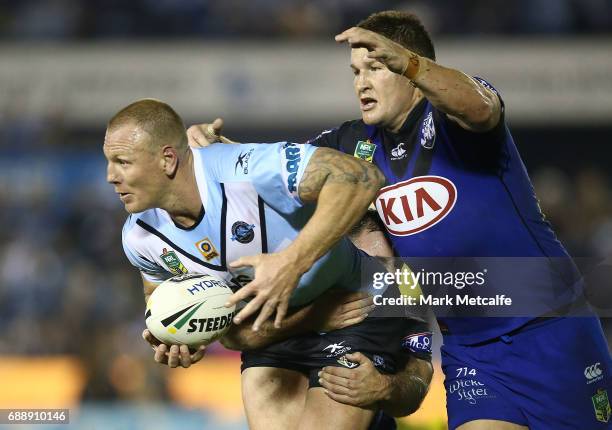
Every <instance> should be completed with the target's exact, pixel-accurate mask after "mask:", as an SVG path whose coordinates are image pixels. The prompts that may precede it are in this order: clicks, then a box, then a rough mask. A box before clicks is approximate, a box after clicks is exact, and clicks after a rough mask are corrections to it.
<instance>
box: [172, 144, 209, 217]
mask: <svg viewBox="0 0 612 430" xmlns="http://www.w3.org/2000/svg"><path fill="white" fill-rule="evenodd" d="M166 195H167V198H166V202H165V204H164V207H163V208H162V209H164V210H165V211H166V212H168V214H170V217H172V219H173V220H174V222H176V223H177V224H179V225H181V226H183V227H187V228H189V227H191V226H193V225H194V224H195V223H196V222H198V220H199V219H200V216H201V212H202V198H201V197H200V191H199V190H198V184H197V182H196V178H195V173H194V170H193V154H192V153H191V151H189V152H188V155H187V157H186V158H185V160H184V162H183V163H181V164H179V168H178V170H177V172H176V177H175V178H174V180H173V181H172V187H171V190H169V192H168V193H166Z"/></svg>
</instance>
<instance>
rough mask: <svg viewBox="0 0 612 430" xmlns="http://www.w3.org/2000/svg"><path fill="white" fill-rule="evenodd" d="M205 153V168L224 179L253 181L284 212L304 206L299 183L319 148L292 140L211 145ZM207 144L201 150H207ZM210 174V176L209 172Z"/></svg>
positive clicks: (261, 193)
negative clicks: (300, 196)
mask: <svg viewBox="0 0 612 430" xmlns="http://www.w3.org/2000/svg"><path fill="white" fill-rule="evenodd" d="M208 148H210V149H211V150H210V151H206V152H203V153H202V157H201V158H202V160H204V169H205V170H207V171H208V172H211V174H212V175H213V177H212V179H213V180H215V181H218V182H221V183H227V182H240V181H242V182H250V183H251V184H252V185H253V187H254V188H255V190H256V191H257V194H258V195H259V196H260V197H261V198H262V199H263V200H264V201H265V202H266V203H268V204H269V205H270V206H272V207H274V208H275V209H276V210H278V211H279V212H281V213H292V212H295V211H296V210H297V209H299V208H301V207H302V206H303V203H302V201H301V200H300V198H299V192H298V191H299V190H298V188H299V184H300V182H301V180H302V177H303V175H304V172H305V171H306V166H307V165H308V163H309V161H310V159H311V157H312V155H313V154H314V153H315V151H316V150H317V148H316V147H315V146H313V145H310V144H297V143H290V142H277V143H249V144H240V145H211V146H210V147H208ZM208 148H204V149H203V150H202V151H205V150H207V149H208ZM207 177H209V178H210V175H209V173H207Z"/></svg>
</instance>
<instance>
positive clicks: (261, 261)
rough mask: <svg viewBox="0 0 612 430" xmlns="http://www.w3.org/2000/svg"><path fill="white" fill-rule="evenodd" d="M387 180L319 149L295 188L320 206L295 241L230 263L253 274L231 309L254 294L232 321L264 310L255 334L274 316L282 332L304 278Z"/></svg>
mask: <svg viewBox="0 0 612 430" xmlns="http://www.w3.org/2000/svg"><path fill="white" fill-rule="evenodd" d="M384 182H385V177H384V176H383V174H382V173H381V172H380V170H378V168H377V167H376V166H374V165H373V164H371V163H367V162H365V161H363V160H360V159H357V158H355V157H351V156H348V155H345V154H342V153H341V152H338V151H336V150H333V149H329V148H319V149H317V150H316V151H315V152H314V153H313V155H312V157H311V158H310V161H309V162H308V165H307V166H306V167H305V171H304V174H303V176H302V179H301V181H300V183H299V185H298V189H297V191H298V195H299V198H300V199H301V200H302V201H303V202H307V203H308V202H310V203H315V202H316V209H315V212H314V214H313V215H312V217H311V218H310V219H309V220H308V222H307V223H306V225H305V226H304V228H303V229H302V231H300V233H299V234H298V236H297V237H296V239H295V240H294V241H293V242H292V243H291V245H289V246H288V247H287V248H285V249H284V250H282V251H280V252H277V253H273V254H259V255H255V256H249V257H242V258H239V259H238V260H236V261H234V262H232V263H231V264H230V267H232V268H238V267H243V266H252V267H253V268H254V271H255V279H254V280H253V281H252V282H250V283H249V284H247V285H245V286H244V287H242V288H241V289H240V290H238V291H237V292H236V293H235V294H234V295H232V297H231V298H230V300H229V301H228V306H229V305H231V304H236V303H238V302H240V301H242V300H245V299H246V298H248V297H250V296H255V297H254V298H253V299H252V300H251V301H250V302H249V303H248V304H247V305H246V306H245V307H244V308H243V309H242V310H241V311H240V312H239V313H238V315H236V317H234V322H235V323H238V324H239V323H240V322H241V321H243V320H244V319H245V318H248V317H249V316H251V315H253V314H254V313H256V312H257V310H258V309H260V308H261V311H260V312H259V315H258V316H257V319H256V320H255V322H254V323H253V330H255V331H256V330H259V328H260V326H261V324H262V323H263V322H264V321H266V320H267V319H268V318H270V316H271V315H272V314H273V313H274V312H276V317H275V327H276V328H279V327H280V325H281V321H282V320H283V319H284V317H285V315H286V313H287V308H288V305H289V297H290V296H291V293H292V292H293V290H294V289H295V287H296V286H297V284H298V281H299V279H300V276H302V275H303V274H304V273H305V272H307V271H308V270H309V269H310V268H311V267H312V265H313V264H314V262H315V261H317V260H318V259H319V258H320V257H321V256H323V255H324V254H325V253H326V252H327V251H329V249H330V248H331V247H332V246H333V245H334V244H335V243H336V242H337V241H338V240H339V239H340V237H342V236H343V235H345V234H346V233H347V232H348V231H349V230H350V229H351V227H353V226H354V225H355V224H356V223H357V221H359V220H360V219H361V217H362V216H363V214H364V213H365V212H366V210H367V208H368V206H369V205H370V203H371V202H372V200H374V197H375V196H376V193H377V191H378V190H379V189H380V187H382V186H383V185H384Z"/></svg>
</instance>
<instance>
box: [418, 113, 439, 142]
mask: <svg viewBox="0 0 612 430" xmlns="http://www.w3.org/2000/svg"><path fill="white" fill-rule="evenodd" d="M435 143H436V127H435V125H434V121H433V114H432V113H431V112H429V113H428V114H427V116H426V117H425V119H424V120H423V125H422V126H421V146H422V147H423V148H425V149H432V148H433V147H434V144H435Z"/></svg>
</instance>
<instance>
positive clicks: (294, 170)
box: [282, 143, 302, 195]
mask: <svg viewBox="0 0 612 430" xmlns="http://www.w3.org/2000/svg"><path fill="white" fill-rule="evenodd" d="M282 151H283V152H282V161H283V164H284V166H283V167H284V169H283V177H284V178H285V180H286V181H287V190H288V191H289V193H290V194H292V195H296V193H297V174H298V170H299V168H300V161H301V160H302V150H301V148H300V147H299V146H298V145H296V144H295V143H285V144H284V145H283V146H282Z"/></svg>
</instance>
